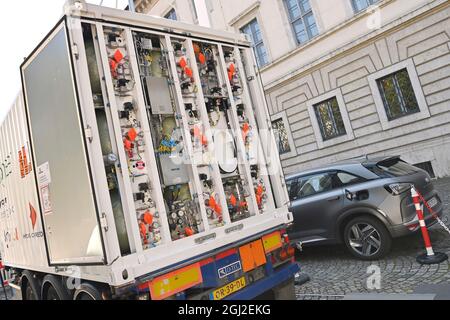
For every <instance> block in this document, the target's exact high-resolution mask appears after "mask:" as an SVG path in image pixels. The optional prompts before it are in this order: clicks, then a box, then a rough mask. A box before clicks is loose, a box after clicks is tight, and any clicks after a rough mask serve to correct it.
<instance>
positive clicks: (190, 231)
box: [184, 228, 195, 237]
mask: <svg viewBox="0 0 450 320" xmlns="http://www.w3.org/2000/svg"><path fill="white" fill-rule="evenodd" d="M184 233H185V234H186V236H188V237H191V236H193V235H194V234H195V232H194V230H192V229H191V228H186V229H184Z"/></svg>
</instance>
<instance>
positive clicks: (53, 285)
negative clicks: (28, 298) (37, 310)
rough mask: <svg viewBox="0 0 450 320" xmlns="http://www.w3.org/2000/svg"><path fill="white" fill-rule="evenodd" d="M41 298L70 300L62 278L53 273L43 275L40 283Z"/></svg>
mask: <svg viewBox="0 0 450 320" xmlns="http://www.w3.org/2000/svg"><path fill="white" fill-rule="evenodd" d="M42 299H43V300H66V301H67V300H71V299H70V297H69V293H68V292H67V290H66V289H65V288H64V286H63V284H62V278H59V277H56V276H54V275H47V276H45V277H44V280H43V284H42Z"/></svg>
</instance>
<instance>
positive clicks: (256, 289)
mask: <svg viewBox="0 0 450 320" xmlns="http://www.w3.org/2000/svg"><path fill="white" fill-rule="evenodd" d="M298 272H300V267H299V266H298V264H297V263H291V264H289V265H288V266H286V267H284V268H282V269H280V270H279V271H276V272H274V273H273V274H272V275H270V276H267V277H265V278H264V279H262V280H259V281H257V282H255V283H254V284H252V285H250V286H248V287H246V288H245V289H243V290H241V291H239V292H237V293H235V294H234V295H232V296H229V297H227V298H226V299H225V300H252V299H255V298H256V297H258V296H260V295H262V294H264V293H266V292H267V291H269V290H271V289H273V288H275V287H276V286H278V285H280V284H283V283H285V282H286V281H288V280H291V279H292V281H294V277H295V274H297V273H298Z"/></svg>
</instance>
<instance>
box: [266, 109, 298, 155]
mask: <svg viewBox="0 0 450 320" xmlns="http://www.w3.org/2000/svg"><path fill="white" fill-rule="evenodd" d="M270 118H271V125H272V123H273V122H275V121H278V120H280V119H282V120H283V123H284V127H285V128H286V133H287V136H288V141H289V147H290V148H291V151H290V152H286V153H284V154H280V158H281V160H286V159H289V158H293V157H295V156H297V148H296V147H295V143H294V138H293V137H292V132H291V126H290V123H289V121H288V118H287V115H286V111H282V112H279V113H277V114H275V115H273V116H271V117H270ZM277 151H279V150H278V146H277ZM278 153H279V152H278Z"/></svg>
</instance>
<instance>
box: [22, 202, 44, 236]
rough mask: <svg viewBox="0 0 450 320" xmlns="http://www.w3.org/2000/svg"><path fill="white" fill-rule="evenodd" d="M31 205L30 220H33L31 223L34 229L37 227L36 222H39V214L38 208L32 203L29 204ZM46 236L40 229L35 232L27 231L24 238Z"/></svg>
mask: <svg viewBox="0 0 450 320" xmlns="http://www.w3.org/2000/svg"><path fill="white" fill-rule="evenodd" d="M29 206H30V216H29V217H30V221H31V225H32V226H33V231H34V229H35V228H36V224H37V219H38V215H37V212H36V209H34V207H33V206H32V205H31V203H30V204H29ZM43 237H44V233H43V232H42V231H38V232H33V233H27V234H24V235H23V238H24V239H35V238H43Z"/></svg>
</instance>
